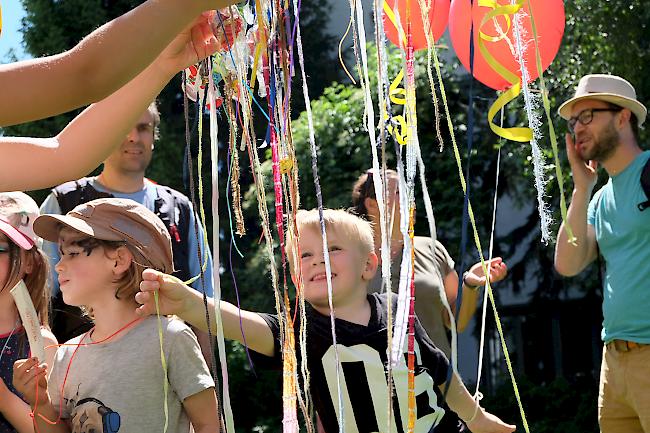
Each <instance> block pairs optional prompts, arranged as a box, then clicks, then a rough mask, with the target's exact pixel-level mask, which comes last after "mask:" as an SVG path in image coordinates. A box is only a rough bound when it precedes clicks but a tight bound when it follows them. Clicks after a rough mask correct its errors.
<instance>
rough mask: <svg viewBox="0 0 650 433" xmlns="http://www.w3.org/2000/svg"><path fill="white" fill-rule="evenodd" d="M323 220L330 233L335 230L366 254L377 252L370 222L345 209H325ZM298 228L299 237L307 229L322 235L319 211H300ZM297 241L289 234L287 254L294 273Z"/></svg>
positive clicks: (297, 216)
mask: <svg viewBox="0 0 650 433" xmlns="http://www.w3.org/2000/svg"><path fill="white" fill-rule="evenodd" d="M323 219H324V220H325V229H326V230H327V231H328V232H329V231H331V230H334V231H336V232H337V233H339V234H341V235H342V236H344V237H345V238H346V239H350V240H351V241H352V242H354V243H355V244H356V245H358V246H359V249H360V250H361V251H362V252H363V253H364V254H367V253H370V252H372V251H374V250H375V239H374V236H373V230H372V224H371V223H370V222H368V221H366V220H364V219H362V218H359V217H358V216H356V215H353V214H351V213H349V212H347V211H345V210H343V209H324V210H323ZM296 228H297V231H298V236H300V233H301V232H302V231H303V230H305V229H314V230H317V231H318V232H319V233H320V231H321V229H320V217H319V214H318V209H312V210H299V211H298V212H297V214H296ZM297 241H298V239H294V236H293V234H292V233H291V232H289V233H287V245H286V252H287V257H289V262H290V263H291V265H292V271H293V270H294V268H293V264H294V263H293V253H294V251H293V248H294V246H295V245H297Z"/></svg>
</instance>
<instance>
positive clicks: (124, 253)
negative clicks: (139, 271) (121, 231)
mask: <svg viewBox="0 0 650 433" xmlns="http://www.w3.org/2000/svg"><path fill="white" fill-rule="evenodd" d="M111 259H112V260H114V262H115V265H114V266H113V273H114V274H115V275H121V274H123V273H124V272H126V271H128V270H129V268H130V267H131V262H133V253H131V250H129V249H128V248H127V247H125V246H121V247H119V248H118V249H117V250H115V255H114V256H113V257H111Z"/></svg>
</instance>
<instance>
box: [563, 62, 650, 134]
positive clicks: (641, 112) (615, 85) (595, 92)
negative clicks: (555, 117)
mask: <svg viewBox="0 0 650 433" xmlns="http://www.w3.org/2000/svg"><path fill="white" fill-rule="evenodd" d="M583 99H598V100H600V101H605V102H609V103H612V104H615V105H618V106H620V107H623V108H627V109H628V110H630V111H631V112H632V113H634V114H635V115H636V118H637V120H638V121H639V126H640V125H643V122H645V118H646V115H647V113H648V109H647V108H646V107H645V105H643V104H642V103H640V102H639V101H637V99H636V91H635V90H634V87H632V85H631V84H630V83H629V82H628V81H627V80H625V79H623V78H621V77H617V76H616V75H606V74H591V75H585V76H584V77H582V78H581V79H580V82H579V83H578V87H576V93H575V95H573V98H571V99H569V100H568V101H566V102H565V103H564V104H562V105H561V106H560V109H559V110H558V113H559V114H560V116H561V117H562V118H564V119H569V118H571V107H573V104H575V103H576V102H578V101H582V100H583Z"/></svg>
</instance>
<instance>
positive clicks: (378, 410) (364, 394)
mask: <svg viewBox="0 0 650 433" xmlns="http://www.w3.org/2000/svg"><path fill="white" fill-rule="evenodd" d="M337 347H338V354H339V359H340V361H341V367H342V370H343V372H342V374H341V375H340V381H341V394H342V395H341V399H342V401H343V413H344V422H345V424H344V426H343V431H345V432H346V433H358V432H369V431H374V429H378V430H381V431H385V430H387V425H388V424H387V415H388V381H387V380H386V375H385V372H384V364H383V362H382V360H381V357H380V355H379V352H377V351H376V350H375V349H373V348H372V347H370V346H368V345H366V344H357V345H354V346H350V347H347V346H343V345H340V344H339V345H337ZM415 356H416V363H417V364H419V365H421V364H422V363H421V357H420V347H419V345H418V342H417V340H416V341H415ZM321 362H322V364H323V370H324V372H325V378H326V380H327V386H328V388H329V394H330V397H331V399H332V403H333V405H334V409H335V410H336V416H337V418H338V419H340V416H341V414H340V413H339V411H340V410H339V404H338V401H339V400H338V390H337V384H336V360H335V354H334V346H333V345H332V346H330V348H329V349H328V350H327V352H326V353H325V354H324V355H323V358H322V359H321ZM364 375H365V378H364V377H363V376H364ZM393 381H394V385H395V390H396V394H397V401H398V406H399V407H397V408H395V407H394V408H393V416H392V417H391V418H392V419H391V421H390V422H391V426H390V431H393V432H398V431H406V430H407V424H408V370H407V366H406V365H405V363H403V362H402V363H400V365H399V366H398V367H396V368H394V369H393ZM434 386H435V385H434V383H433V378H432V377H431V376H430V375H429V374H428V372H426V371H421V372H420V373H419V374H417V371H416V376H415V396H416V401H417V408H416V421H415V430H414V432H415V433H428V432H429V431H430V430H431V428H432V427H433V426H434V425H437V424H438V423H439V422H440V420H441V419H442V417H443V415H444V414H445V410H444V409H442V408H441V407H439V406H438V399H437V397H436V393H435V391H434V389H433V387H434ZM364 387H365V389H364ZM351 396H352V397H351ZM355 396H356V397H357V399H358V398H360V397H361V398H366V399H368V400H370V401H368V402H367V405H366V406H365V408H367V409H368V412H366V411H365V410H362V408H360V407H359V405H358V404H356V409H357V411H358V412H363V413H357V414H355V413H354V411H353V409H352V400H355V398H354V397H355ZM356 401H358V400H356ZM393 401H395V400H393ZM373 409H374V420H373V419H372V412H370V410H373ZM418 409H419V410H418ZM418 413H420V415H421V417H420V418H418ZM396 414H397V415H398V416H399V417H400V419H401V426H400V428H399V429H398V428H397V426H396V424H395V415H396ZM423 414H424V415H423ZM355 415H356V416H355Z"/></svg>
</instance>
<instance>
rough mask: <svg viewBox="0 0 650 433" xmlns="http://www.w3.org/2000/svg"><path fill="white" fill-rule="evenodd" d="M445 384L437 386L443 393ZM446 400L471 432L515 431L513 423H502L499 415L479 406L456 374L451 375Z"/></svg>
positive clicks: (499, 432) (506, 432)
mask: <svg viewBox="0 0 650 433" xmlns="http://www.w3.org/2000/svg"><path fill="white" fill-rule="evenodd" d="M445 386H446V385H445V384H444V383H443V384H441V385H440V386H439V389H440V392H441V393H443V395H444V392H445ZM446 401H447V404H448V405H449V407H450V408H451V410H453V411H454V412H456V413H457V414H458V416H459V417H460V419H462V420H463V421H465V423H466V424H467V427H469V429H470V430H471V431H472V433H510V432H513V431H515V426H514V425H511V424H506V423H504V422H503V421H501V420H500V419H499V417H497V416H495V415H492V414H491V413H489V412H486V411H485V410H484V409H483V408H482V407H480V406H479V405H478V402H476V401H474V399H473V398H472V396H471V395H470V393H469V391H467V388H465V385H464V384H463V382H462V381H461V380H460V378H459V377H458V376H457V375H456V374H453V375H452V377H451V383H450V384H449V390H448V391H447V398H446Z"/></svg>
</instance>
